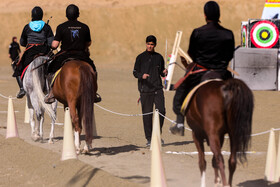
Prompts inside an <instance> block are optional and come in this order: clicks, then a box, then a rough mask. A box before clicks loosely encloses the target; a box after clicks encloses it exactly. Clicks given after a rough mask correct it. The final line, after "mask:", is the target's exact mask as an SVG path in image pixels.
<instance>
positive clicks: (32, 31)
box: [13, 6, 53, 98]
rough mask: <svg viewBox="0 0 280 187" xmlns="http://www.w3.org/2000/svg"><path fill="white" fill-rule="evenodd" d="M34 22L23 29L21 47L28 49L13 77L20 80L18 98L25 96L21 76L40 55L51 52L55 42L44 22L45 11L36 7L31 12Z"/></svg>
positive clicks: (49, 28) (50, 30)
mask: <svg viewBox="0 0 280 187" xmlns="http://www.w3.org/2000/svg"><path fill="white" fill-rule="evenodd" d="M31 15H32V21H31V22H29V23H28V24H27V25H25V27H24V28H23V31H22V34H21V38H20V45H22V46H23V47H26V49H25V52H24V54H23V56H22V57H21V59H20V61H19V62H18V63H17V67H16V69H15V72H14V74H13V77H18V79H19V80H20V82H19V87H20V92H19V93H18V95H17V98H22V97H23V96H24V95H25V91H24V89H23V85H22V81H21V79H20V78H21V77H20V76H21V75H22V73H23V71H24V69H25V68H26V67H27V66H28V65H29V64H30V63H31V62H32V61H33V59H34V57H35V56H36V55H38V54H47V53H48V52H49V51H50V46H51V43H52V41H53V32H52V29H51V27H50V26H49V25H48V24H46V23H45V22H44V21H42V18H43V10H42V9H41V8H40V7H38V6H36V7H34V8H33V9H32V11H31Z"/></svg>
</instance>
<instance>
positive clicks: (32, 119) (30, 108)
mask: <svg viewBox="0 0 280 187" xmlns="http://www.w3.org/2000/svg"><path fill="white" fill-rule="evenodd" d="M27 105H28V111H29V123H30V128H31V139H32V140H33V141H37V138H36V137H35V134H36V129H35V125H36V123H35V120H34V109H33V107H32V105H31V100H30V97H29V95H27Z"/></svg>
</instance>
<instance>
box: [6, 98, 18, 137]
mask: <svg viewBox="0 0 280 187" xmlns="http://www.w3.org/2000/svg"><path fill="white" fill-rule="evenodd" d="M13 137H18V129H17V122H16V117H15V111H14V105H13V101H12V97H11V96H10V97H9V101H8V117H7V132H6V138H13Z"/></svg>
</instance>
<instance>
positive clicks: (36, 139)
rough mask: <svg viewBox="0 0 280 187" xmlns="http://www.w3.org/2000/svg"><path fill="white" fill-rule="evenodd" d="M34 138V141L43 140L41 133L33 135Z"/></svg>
mask: <svg viewBox="0 0 280 187" xmlns="http://www.w3.org/2000/svg"><path fill="white" fill-rule="evenodd" d="M31 138H32V140H33V141H34V142H38V141H40V140H41V137H40V136H39V135H36V134H35V135H33V136H32V137H31Z"/></svg>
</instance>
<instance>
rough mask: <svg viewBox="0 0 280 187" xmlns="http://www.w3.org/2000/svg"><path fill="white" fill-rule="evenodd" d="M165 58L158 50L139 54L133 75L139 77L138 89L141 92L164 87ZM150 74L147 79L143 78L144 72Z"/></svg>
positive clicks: (153, 90)
mask: <svg viewBox="0 0 280 187" xmlns="http://www.w3.org/2000/svg"><path fill="white" fill-rule="evenodd" d="M164 69H165V67H164V59H163V57H162V56H161V55H160V54H159V53H157V52H148V51H144V52H143V53H141V54H140V55H138V56H137V58H136V62H135V65H134V70H133V75H134V77H135V78H137V79H138V90H139V92H140V93H151V92H155V91H157V90H159V89H162V88H163V86H162V80H161V78H160V76H162V77H164V76H165V74H164V73H163V70H164ZM145 73H146V74H149V75H150V76H149V77H148V78H147V79H142V76H143V74H145Z"/></svg>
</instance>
